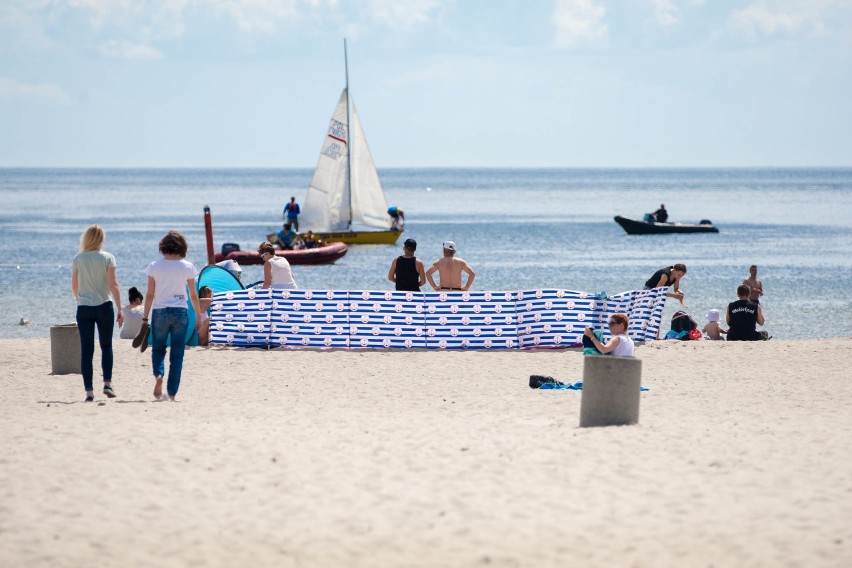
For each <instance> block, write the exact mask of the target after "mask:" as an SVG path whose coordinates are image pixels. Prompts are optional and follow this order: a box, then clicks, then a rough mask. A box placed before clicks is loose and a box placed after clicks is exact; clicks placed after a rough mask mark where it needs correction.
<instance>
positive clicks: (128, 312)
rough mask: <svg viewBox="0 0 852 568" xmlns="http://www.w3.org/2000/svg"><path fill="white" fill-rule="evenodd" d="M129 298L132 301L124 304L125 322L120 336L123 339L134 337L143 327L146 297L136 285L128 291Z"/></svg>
mask: <svg viewBox="0 0 852 568" xmlns="http://www.w3.org/2000/svg"><path fill="white" fill-rule="evenodd" d="M127 298H128V300H130V303H129V304H127V305H126V306H124V324H122V326H121V333H119V334H118V336H119V337H120V338H122V339H133V338H134V337H136V336H137V335H138V334H139V330H140V329H141V328H142V300H144V299H145V298H143V297H142V292H140V291H139V290H138V289H137V288H136V286H133V287H132V288H131V289H130V290H128V291H127Z"/></svg>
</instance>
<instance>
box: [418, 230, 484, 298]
mask: <svg viewBox="0 0 852 568" xmlns="http://www.w3.org/2000/svg"><path fill="white" fill-rule="evenodd" d="M455 256H456V243H454V242H453V241H444V257H443V258H440V259H438V260H436V261H435V263H434V264H433V265H432V266H430V267H429V270H427V271H426V280H428V281H429V284H430V285H431V286H432V288H434V289H435V290H436V291H440V290H461V291H466V290H470V285H471V284H473V279H474V278H476V272H474V271H473V268H471V267H470V265H468V263H467V262H465V261H464V260H462V259H461V258H455ZM435 271H437V272H438V276H439V278H440V280H441V285H440V286H439V285H437V284H435V280H433V279H432V275H433V274H435ZM462 272H465V273H467V283H465V285H464V286H462V283H461V279H462Z"/></svg>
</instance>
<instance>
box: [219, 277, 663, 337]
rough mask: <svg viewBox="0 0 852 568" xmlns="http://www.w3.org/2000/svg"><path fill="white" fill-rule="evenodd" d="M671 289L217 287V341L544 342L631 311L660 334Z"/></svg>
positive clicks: (647, 331) (635, 329) (633, 329)
mask: <svg viewBox="0 0 852 568" xmlns="http://www.w3.org/2000/svg"><path fill="white" fill-rule="evenodd" d="M665 293H666V289H665V288H656V289H654V290H633V291H629V292H623V293H621V294H618V295H617V296H612V297H608V298H600V297H598V296H596V295H594V294H589V293H586V292H575V291H572V290H546V289H543V290H523V291H508V292H507V291H504V292H390V291H375V290H363V291H345V290H344V291H340V290H254V289H250V290H236V291H230V292H224V293H222V294H216V295H215V296H214V297H213V304H212V306H211V314H210V343H212V344H218V345H230V346H236V347H266V346H268V347H288V348H305V347H307V348H334V349H451V350H464V349H480V350H489V349H492V350H496V349H542V348H559V347H570V346H575V345H578V344H580V343H581V342H582V336H583V330H584V329H585V328H586V326H592V327H595V328H598V329H602V330H603V332H604V337H608V334H609V332H608V330H607V327H606V322H607V319H608V318H609V316H610V315H612V314H614V313H617V312H620V313H624V314H627V316H628V317H629V318H630V328H629V330H628V333H629V335H630V337H632V338H633V339H634V340H637V341H644V340H652V339H656V337H657V332H658V330H659V327H660V317H661V315H662V311H663V307H664V305H665V299H666V295H665Z"/></svg>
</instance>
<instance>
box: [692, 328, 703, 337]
mask: <svg viewBox="0 0 852 568" xmlns="http://www.w3.org/2000/svg"><path fill="white" fill-rule="evenodd" d="M701 337H702V336H701V332H700V331H698V330H697V329H690V330H689V338H690V339H701Z"/></svg>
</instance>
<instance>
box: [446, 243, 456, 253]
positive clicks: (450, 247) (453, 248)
mask: <svg viewBox="0 0 852 568" xmlns="http://www.w3.org/2000/svg"><path fill="white" fill-rule="evenodd" d="M444 250H451V251H453V252H456V243H454V242H453V241H444Z"/></svg>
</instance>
